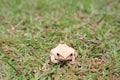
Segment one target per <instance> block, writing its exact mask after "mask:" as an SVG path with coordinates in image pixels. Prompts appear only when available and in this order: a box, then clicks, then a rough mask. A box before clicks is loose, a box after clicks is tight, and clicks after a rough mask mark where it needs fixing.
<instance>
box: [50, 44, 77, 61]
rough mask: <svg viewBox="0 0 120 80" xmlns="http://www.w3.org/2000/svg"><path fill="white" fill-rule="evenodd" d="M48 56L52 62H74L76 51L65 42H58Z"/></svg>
mask: <svg viewBox="0 0 120 80" xmlns="http://www.w3.org/2000/svg"><path fill="white" fill-rule="evenodd" d="M50 56H51V61H52V62H53V63H59V62H60V61H71V62H74V61H75V58H76V57H77V52H76V51H75V49H73V48H71V47H69V46H68V45H67V44H65V43H60V44H58V45H57V46H56V47H55V48H53V49H52V50H51V52H50Z"/></svg>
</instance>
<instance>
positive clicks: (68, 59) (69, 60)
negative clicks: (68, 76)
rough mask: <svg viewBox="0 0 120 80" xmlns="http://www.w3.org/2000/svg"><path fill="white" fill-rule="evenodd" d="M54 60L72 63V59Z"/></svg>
mask: <svg viewBox="0 0 120 80" xmlns="http://www.w3.org/2000/svg"><path fill="white" fill-rule="evenodd" d="M56 60H59V61H72V59H56Z"/></svg>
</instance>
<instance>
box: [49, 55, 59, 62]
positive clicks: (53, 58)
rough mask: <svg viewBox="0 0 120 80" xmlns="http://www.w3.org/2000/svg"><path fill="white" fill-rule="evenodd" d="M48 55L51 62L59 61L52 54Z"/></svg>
mask: <svg viewBox="0 0 120 80" xmlns="http://www.w3.org/2000/svg"><path fill="white" fill-rule="evenodd" d="M50 56H51V59H50V60H51V62H53V63H59V61H58V60H56V59H55V56H54V55H50Z"/></svg>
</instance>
